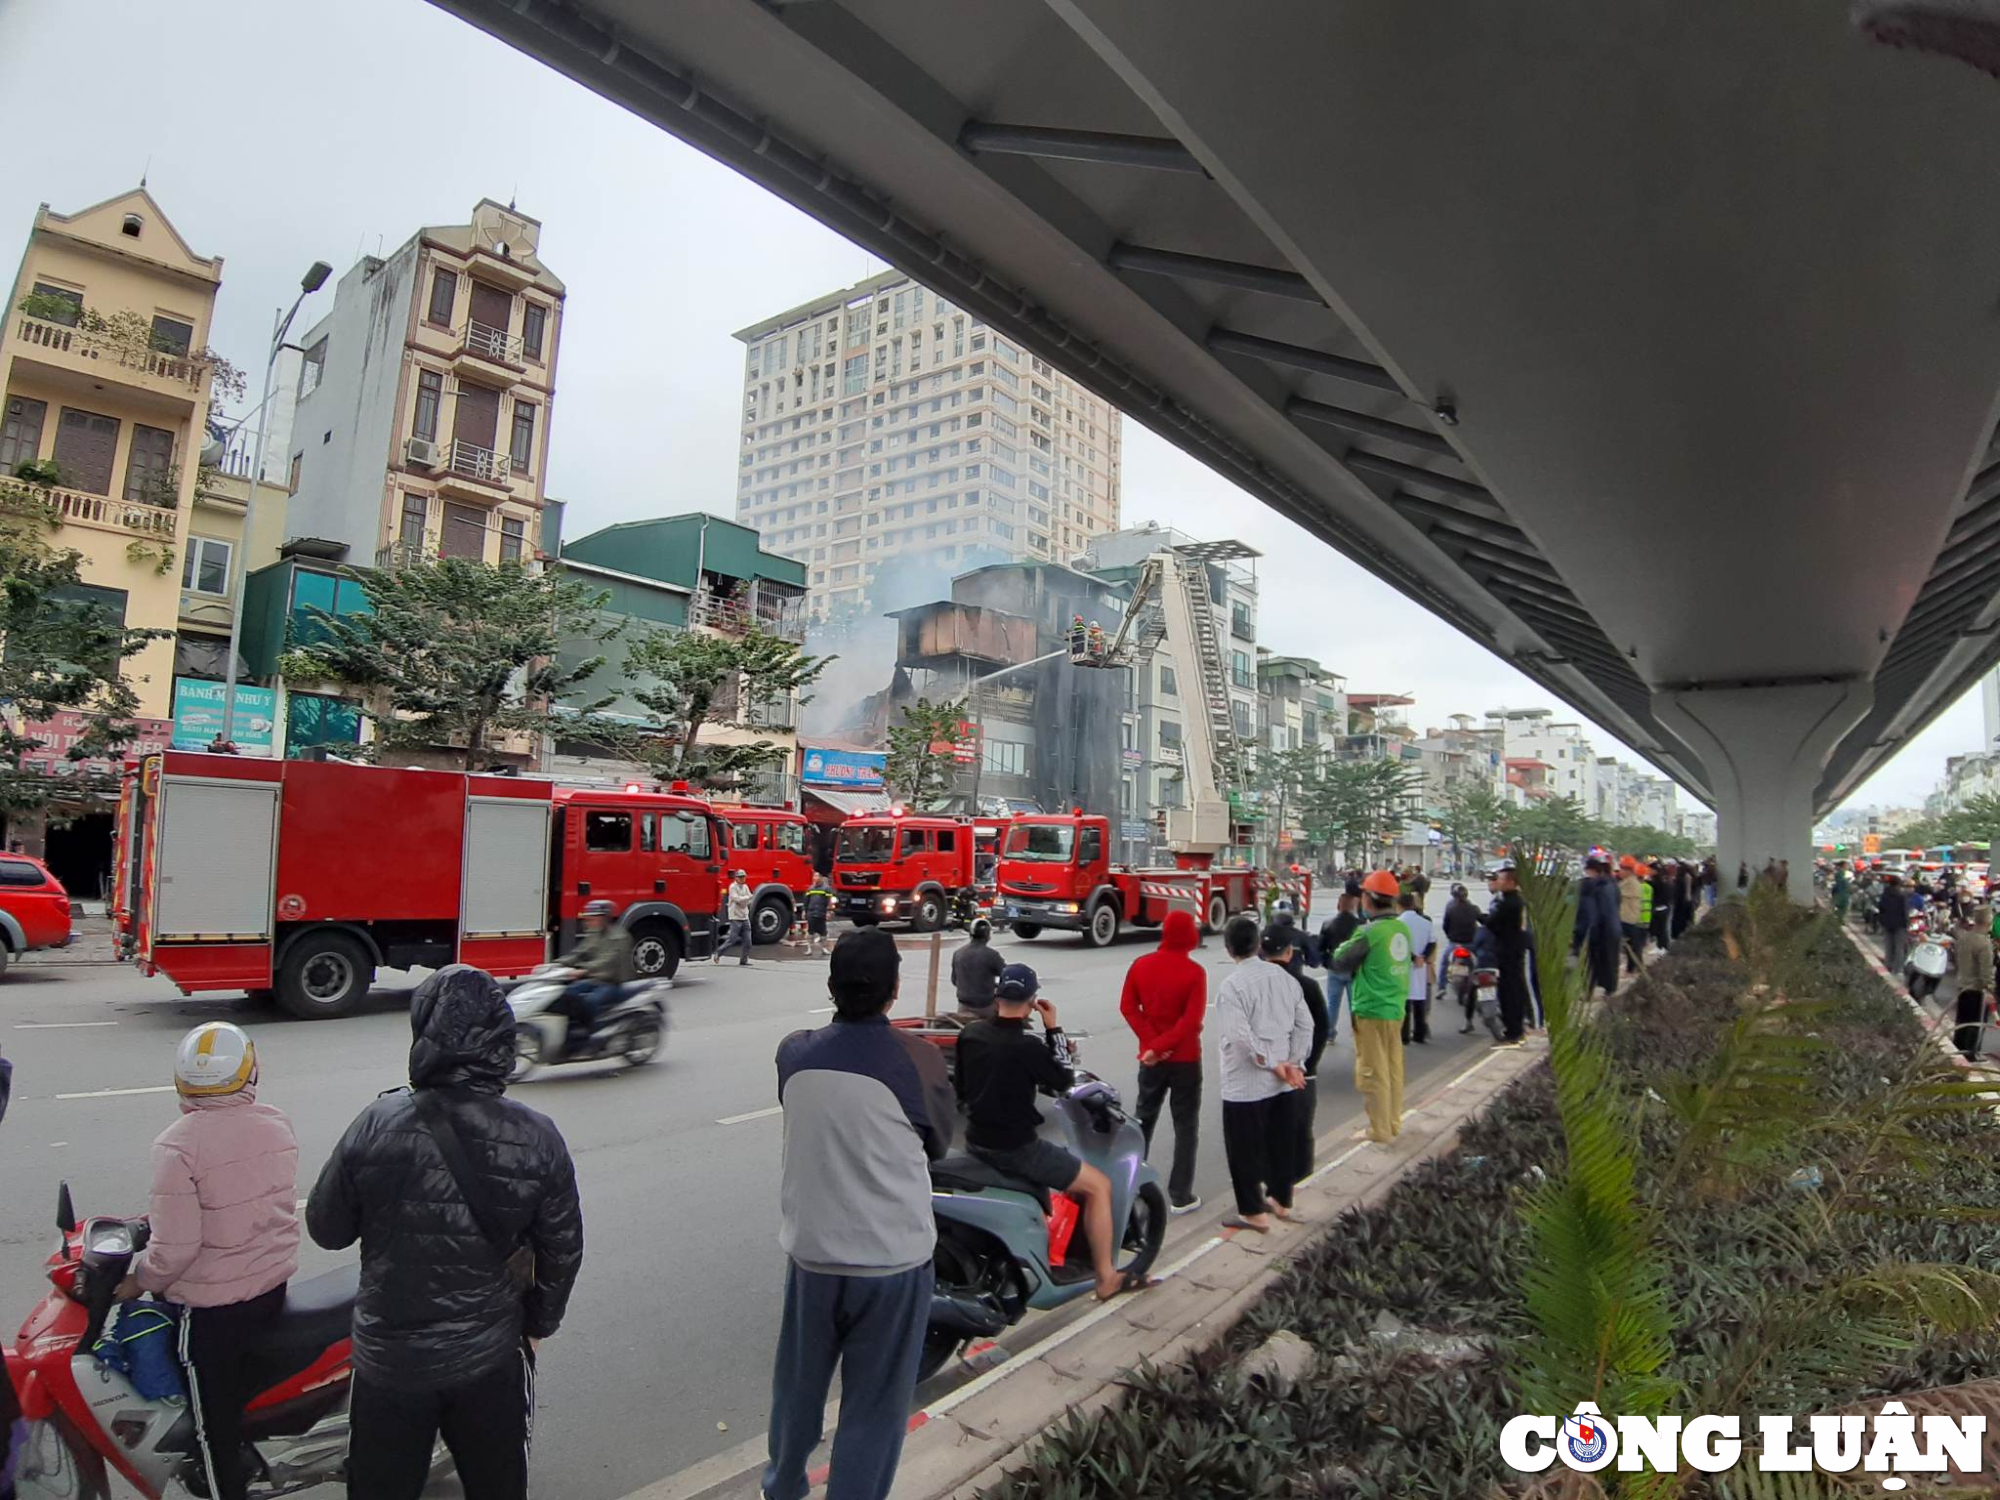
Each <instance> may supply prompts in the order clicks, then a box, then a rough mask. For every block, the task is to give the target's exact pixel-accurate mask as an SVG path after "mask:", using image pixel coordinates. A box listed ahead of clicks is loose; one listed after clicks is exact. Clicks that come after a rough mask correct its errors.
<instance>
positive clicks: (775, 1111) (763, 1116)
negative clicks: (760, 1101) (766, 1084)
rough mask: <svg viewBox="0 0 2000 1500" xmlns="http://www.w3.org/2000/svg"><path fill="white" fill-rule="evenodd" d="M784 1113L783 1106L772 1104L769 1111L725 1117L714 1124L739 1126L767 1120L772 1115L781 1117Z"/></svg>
mask: <svg viewBox="0 0 2000 1500" xmlns="http://www.w3.org/2000/svg"><path fill="white" fill-rule="evenodd" d="M784 1112H785V1106H784V1105H782V1104H774V1105H772V1106H771V1107H770V1108H769V1109H753V1110H751V1111H750V1113H749V1114H747V1115H725V1116H723V1118H721V1119H720V1120H717V1121H716V1122H715V1123H716V1124H718V1125H741V1124H742V1123H743V1122H744V1121H746V1120H767V1119H769V1118H770V1117H771V1116H772V1115H781V1114H783V1113H784Z"/></svg>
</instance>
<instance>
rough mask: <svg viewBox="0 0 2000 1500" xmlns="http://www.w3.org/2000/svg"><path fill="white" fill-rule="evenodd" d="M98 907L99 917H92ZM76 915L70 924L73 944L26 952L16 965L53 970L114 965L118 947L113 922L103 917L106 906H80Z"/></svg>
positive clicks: (94, 903) (91, 903)
mask: <svg viewBox="0 0 2000 1500" xmlns="http://www.w3.org/2000/svg"><path fill="white" fill-rule="evenodd" d="M91 908H95V909H96V914H95V915H92V914H90V909H91ZM76 913H77V914H76V916H75V918H74V919H73V920H72V922H71V924H70V933H71V936H70V943H69V946H68V947H67V948H40V949H37V950H36V951H35V952H33V953H24V954H22V955H21V956H20V957H19V958H17V959H15V960H14V962H15V963H17V964H19V965H20V966H21V967H22V968H35V969H40V968H53V967H56V966H58V965H68V964H115V963H117V962H118V945H117V942H116V940H115V939H114V937H113V935H112V931H111V919H110V918H109V917H107V916H105V915H104V914H103V903H101V902H97V901H93V902H90V903H88V906H85V905H82V904H79V905H78V907H77V908H76Z"/></svg>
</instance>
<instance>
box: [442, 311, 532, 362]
mask: <svg viewBox="0 0 2000 1500" xmlns="http://www.w3.org/2000/svg"><path fill="white" fill-rule="evenodd" d="M457 336H458V343H459V347H460V348H462V349H463V350H465V352H466V353H467V354H476V355H478V356H479V357H480V358H481V359H497V360H499V361H500V362H501V363H502V364H510V365H518V364H519V363H520V362H521V340H520V339H519V338H518V337H517V336H516V335H514V334H511V333H509V332H507V330H506V329H504V328H495V327H493V325H492V324H490V323H481V322H479V321H478V320H476V319H468V320H467V321H466V324H465V326H464V327H462V328H460V329H459V330H458V331H457Z"/></svg>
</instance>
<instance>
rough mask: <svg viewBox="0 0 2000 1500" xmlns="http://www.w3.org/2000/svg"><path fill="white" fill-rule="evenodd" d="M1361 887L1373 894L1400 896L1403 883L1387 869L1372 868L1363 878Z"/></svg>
mask: <svg viewBox="0 0 2000 1500" xmlns="http://www.w3.org/2000/svg"><path fill="white" fill-rule="evenodd" d="M1361 889H1362V890H1364V891H1366V892H1368V894H1369V895H1371V896H1400V895H1402V893H1403V883H1402V882H1401V881H1399V880H1398V879H1396V877H1395V876H1394V875H1392V874H1391V873H1390V872H1389V871H1387V870H1371V871H1370V872H1369V873H1368V875H1367V877H1366V878H1365V879H1363V880H1362V882H1361Z"/></svg>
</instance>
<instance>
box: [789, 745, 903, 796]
mask: <svg viewBox="0 0 2000 1500" xmlns="http://www.w3.org/2000/svg"><path fill="white" fill-rule="evenodd" d="M888 764H889V757H888V756H887V755H884V754H881V753H879V752H877V751H873V750H822V749H820V748H819V747H818V746H816V745H807V746H806V747H805V763H804V765H803V766H802V767H801V768H800V771H799V780H801V781H803V782H804V783H805V784H806V785H808V786H844V787H875V788H879V787H880V786H881V785H882V778H883V775H884V773H885V771H886V770H887V768H888Z"/></svg>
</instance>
